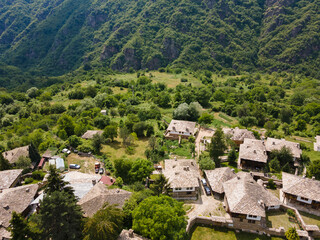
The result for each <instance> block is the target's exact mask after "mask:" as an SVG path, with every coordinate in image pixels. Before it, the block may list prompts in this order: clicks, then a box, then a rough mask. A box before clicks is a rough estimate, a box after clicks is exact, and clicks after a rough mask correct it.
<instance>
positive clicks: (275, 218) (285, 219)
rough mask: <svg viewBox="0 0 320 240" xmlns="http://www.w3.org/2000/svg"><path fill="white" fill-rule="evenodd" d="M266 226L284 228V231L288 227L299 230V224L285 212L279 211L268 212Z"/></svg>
mask: <svg viewBox="0 0 320 240" xmlns="http://www.w3.org/2000/svg"><path fill="white" fill-rule="evenodd" d="M267 226H268V227H270V228H279V227H284V229H285V230H288V229H289V228H290V227H295V228H296V229H300V227H299V224H298V223H297V222H296V220H295V219H294V218H291V217H289V215H288V214H287V212H284V211H281V210H278V211H270V212H268V214H267Z"/></svg>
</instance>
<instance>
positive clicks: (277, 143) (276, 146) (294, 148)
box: [265, 138, 302, 160]
mask: <svg viewBox="0 0 320 240" xmlns="http://www.w3.org/2000/svg"><path fill="white" fill-rule="evenodd" d="M265 145H266V149H267V152H271V151H272V150H280V149H281V148H283V147H287V148H289V149H290V150H291V153H292V155H293V158H294V160H297V159H300V157H301V154H302V150H301V149H300V144H299V143H295V142H290V141H287V140H285V139H276V138H267V140H266V142H265Z"/></svg>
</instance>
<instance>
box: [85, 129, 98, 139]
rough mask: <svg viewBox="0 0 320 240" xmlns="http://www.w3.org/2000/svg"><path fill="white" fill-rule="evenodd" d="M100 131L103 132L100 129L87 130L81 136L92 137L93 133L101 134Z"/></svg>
mask: <svg viewBox="0 0 320 240" xmlns="http://www.w3.org/2000/svg"><path fill="white" fill-rule="evenodd" d="M102 133H103V131H102V130H88V131H86V132H85V133H84V134H83V135H82V136H81V138H83V139H92V138H93V136H94V135H96V134H99V135H102Z"/></svg>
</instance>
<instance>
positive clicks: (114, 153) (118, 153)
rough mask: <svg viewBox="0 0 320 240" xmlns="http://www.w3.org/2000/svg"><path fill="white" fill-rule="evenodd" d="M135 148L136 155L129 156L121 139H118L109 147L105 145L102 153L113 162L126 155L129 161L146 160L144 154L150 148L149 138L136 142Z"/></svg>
mask: <svg viewBox="0 0 320 240" xmlns="http://www.w3.org/2000/svg"><path fill="white" fill-rule="evenodd" d="M133 147H134V154H132V155H129V154H127V153H126V147H125V146H123V144H122V142H121V140H120V138H117V139H115V141H114V142H112V143H110V144H108V145H103V147H102V150H101V152H102V153H105V154H106V155H107V156H108V157H109V158H110V159H111V161H113V160H114V159H118V158H121V157H122V156H124V155H126V156H127V157H128V158H129V159H136V158H146V156H145V155H144V152H145V150H146V149H147V147H148V139H147V138H141V139H139V140H136V141H134V144H133Z"/></svg>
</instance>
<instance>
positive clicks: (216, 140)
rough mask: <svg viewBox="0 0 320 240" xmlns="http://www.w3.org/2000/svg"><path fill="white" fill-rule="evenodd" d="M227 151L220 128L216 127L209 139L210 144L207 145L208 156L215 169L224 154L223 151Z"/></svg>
mask: <svg viewBox="0 0 320 240" xmlns="http://www.w3.org/2000/svg"><path fill="white" fill-rule="evenodd" d="M226 149H227V145H226V142H225V137H224V133H223V131H222V128H221V127H218V128H217V129H216V131H215V133H214V135H213V137H212V138H211V143H210V145H209V154H210V157H211V158H213V160H214V162H215V164H216V167H220V156H222V155H223V154H224V151H225V150H226Z"/></svg>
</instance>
